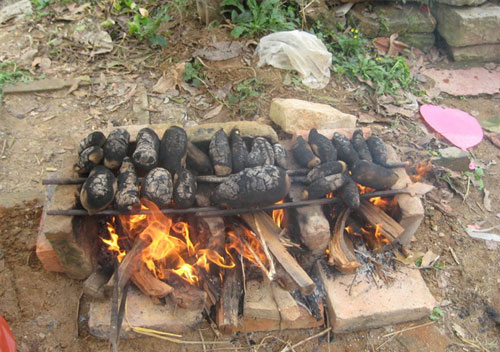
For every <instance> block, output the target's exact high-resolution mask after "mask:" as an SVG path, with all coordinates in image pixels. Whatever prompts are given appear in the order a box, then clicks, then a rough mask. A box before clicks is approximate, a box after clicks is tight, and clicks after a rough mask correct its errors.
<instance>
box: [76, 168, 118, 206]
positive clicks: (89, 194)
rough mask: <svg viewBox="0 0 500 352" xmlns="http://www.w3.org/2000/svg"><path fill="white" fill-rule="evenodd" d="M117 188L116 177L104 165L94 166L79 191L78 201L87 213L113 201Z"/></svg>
mask: <svg viewBox="0 0 500 352" xmlns="http://www.w3.org/2000/svg"><path fill="white" fill-rule="evenodd" d="M116 189H117V182H116V178H115V176H114V175H113V173H112V172H111V171H110V170H109V169H108V168H106V167H104V166H100V165H98V166H96V167H95V168H93V169H92V171H91V172H90V175H89V177H88V178H87V180H86V181H85V183H84V184H83V186H82V190H81V191H80V201H81V203H82V205H83V207H84V208H85V209H86V210H87V211H88V212H89V214H91V215H92V214H94V213H97V212H98V211H100V210H103V209H105V208H106V207H107V206H108V205H110V204H111V203H112V202H113V198H114V197H115V193H116Z"/></svg>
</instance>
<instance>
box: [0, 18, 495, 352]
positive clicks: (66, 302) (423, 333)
mask: <svg viewBox="0 0 500 352" xmlns="http://www.w3.org/2000/svg"><path fill="white" fill-rule="evenodd" d="M70 24H71V22H70ZM67 26H69V24H68V23H66V22H55V23H47V22H43V21H42V22H38V23H36V22H29V21H28V22H19V23H13V24H10V25H7V26H5V25H4V26H3V27H2V29H1V30H0V53H1V54H0V59H1V60H6V61H7V60H8V61H14V62H17V63H19V64H20V65H24V66H23V67H27V68H30V69H31V70H32V71H33V73H35V74H36V75H40V74H45V75H46V76H47V77H55V76H58V77H69V76H71V77H76V76H82V75H88V76H91V77H93V78H99V79H101V80H102V83H100V84H95V85H92V86H86V87H82V88H79V89H76V90H74V91H73V92H71V93H69V94H68V90H58V91H53V92H42V93H36V94H35V93H27V94H15V95H7V96H6V97H5V98H4V99H3V101H2V103H1V105H0V219H2V220H1V224H0V250H1V253H2V259H0V261H2V262H3V265H4V266H3V267H2V265H1V263H0V283H1V285H0V314H1V315H3V316H5V318H6V319H7V321H8V322H9V324H10V325H11V327H12V329H13V331H14V334H15V336H16V339H17V340H18V343H19V350H20V351H29V352H36V351H75V352H79V351H105V350H108V346H107V344H106V343H104V342H100V341H98V340H96V339H94V338H93V337H91V336H89V335H88V332H87V331H86V329H85V324H86V321H85V314H82V315H80V317H79V316H78V307H80V309H81V311H82V312H85V310H86V309H87V302H86V301H85V300H84V299H82V300H80V297H81V283H80V282H77V281H73V280H69V279H68V278H66V277H65V276H64V275H59V274H54V273H50V272H46V271H44V270H43V269H42V267H41V265H40V263H39V262H38V260H37V259H36V256H35V253H34V249H35V241H36V233H37V226H38V224H39V217H40V212H41V208H40V204H41V203H40V201H39V200H40V199H42V198H43V194H44V188H43V187H42V185H41V183H40V180H41V179H42V178H44V177H45V176H47V175H48V174H49V173H51V172H54V171H57V169H58V168H60V167H61V161H62V159H63V158H64V157H65V156H66V155H67V154H68V153H74V152H75V150H74V145H75V143H76V141H77V140H78V138H79V137H78V136H79V134H80V133H81V132H82V131H90V130H95V129H100V128H104V127H107V126H112V125H126V124H134V123H137V113H136V112H134V106H135V107H137V106H138V104H139V103H140V102H139V99H140V94H139V93H138V92H139V91H140V90H141V89H142V88H141V87H144V90H145V91H146V94H147V97H148V101H149V107H148V112H149V115H150V121H151V122H152V123H161V122H167V121H180V122H181V123H184V124H193V123H203V122H204V121H206V120H204V119H203V117H204V116H206V114H207V113H208V112H209V111H210V110H211V109H213V108H214V106H216V105H214V101H213V99H212V96H211V94H213V93H214V92H215V93H220V94H224V91H226V94H227V89H228V86H227V85H228V84H230V86H229V88H231V87H233V88H234V87H235V86H236V85H237V84H240V83H241V82H245V80H246V79H252V78H257V79H258V81H259V82H260V83H259V89H260V88H262V89H263V93H262V94H261V95H260V96H259V97H258V98H257V99H247V100H244V101H241V102H239V103H238V104H237V105H236V106H234V107H233V108H232V109H227V108H224V109H223V110H222V113H221V115H220V116H219V117H216V118H213V119H211V120H209V121H210V122H212V121H214V120H222V121H224V120H229V119H246V120H259V121H262V122H264V123H270V121H269V118H268V110H269V104H270V101H271V99H272V98H275V97H300V98H301V99H305V100H311V101H316V102H322V103H329V104H332V105H333V106H335V107H337V108H339V109H340V110H342V111H344V112H350V113H355V114H358V113H363V110H362V107H361V104H359V103H358V101H359V100H360V99H359V97H358V96H357V95H356V94H355V92H354V91H353V90H350V89H349V87H350V86H349V85H348V84H347V85H346V84H345V82H341V81H338V82H337V81H335V80H333V79H332V81H331V83H330V84H329V85H328V86H327V87H326V88H325V89H323V90H320V91H314V92H313V91H310V90H307V89H305V88H303V87H301V86H296V85H293V84H291V85H284V84H283V81H284V78H285V74H284V73H283V72H280V71H279V70H276V69H271V68H264V69H256V68H255V67H254V66H255V65H254V64H253V63H252V61H251V54H252V50H251V48H252V45H253V44H251V43H250V44H249V43H246V44H247V45H248V46H247V47H248V48H249V49H248V50H246V51H244V52H243V54H242V55H241V56H240V57H237V58H235V59H231V60H227V61H224V62H207V63H206V67H205V69H204V73H205V75H206V77H205V78H206V81H207V82H209V83H210V92H208V91H205V90H203V87H201V88H200V87H198V88H196V89H198V90H200V89H201V90H202V93H201V94H195V93H194V92H190V91H189V90H188V89H191V88H189V87H185V88H177V93H175V92H174V93H172V94H174V95H172V96H170V97H169V96H168V94H160V93H155V92H154V91H153V86H154V85H155V84H156V82H157V81H158V79H159V78H160V77H161V75H162V71H165V72H168V71H169V69H170V68H171V67H172V64H173V63H176V62H180V61H183V60H189V59H190V58H191V55H192V54H193V52H194V51H195V50H196V49H197V48H201V47H203V46H204V45H205V44H206V43H208V42H210V41H213V40H228V39H229V38H230V36H229V34H228V30H226V29H220V28H211V29H203V30H202V31H201V30H200V29H202V28H201V27H200V25H199V24H197V23H192V24H183V25H182V26H180V28H177V29H176V30H175V31H174V33H173V35H172V37H173V40H172V43H171V44H170V46H169V48H168V49H167V50H165V51H157V52H151V50H150V49H148V48H147V47H145V46H144V45H140V43H139V44H138V43H135V42H132V43H131V44H130V46H127V45H125V44H123V46H122V47H117V48H115V49H114V50H113V51H112V52H111V53H109V54H105V55H103V56H99V57H94V58H91V57H89V56H88V55H85V54H82V53H80V52H79V48H78V47H77V46H75V45H73V44H67V39H65V38H63V39H61V40H62V41H61V43H63V44H64V43H66V45H65V46H63V48H62V49H61V51H60V52H58V53H57V54H54V53H51V48H50V47H48V46H47V45H46V43H47V41H48V39H49V38H52V39H58V38H59V39H60V37H58V35H57V34H54V33H62V32H64V30H66V29H67ZM63 44H61V45H63ZM135 44H138V45H139V46H134V45H135ZM30 50H33V52H32V54H29V52H30ZM27 53H28V54H29V55H28V54H27ZM36 57H50V58H51V64H50V67H48V68H46V69H45V72H43V71H44V69H42V68H40V67H39V66H36V65H35V66H32V63H33V61H34V60H35V58H36ZM144 58H146V59H144ZM235 82H236V83H235ZM252 89H257V88H255V87H254V88H252ZM499 102H500V98H499V97H498V95H497V96H494V97H480V98H474V97H467V98H466V99H463V98H462V99H460V98H454V97H448V98H446V99H444V100H442V101H441V103H443V104H446V105H448V106H456V107H459V108H461V109H463V110H466V111H469V112H471V113H472V112H479V114H481V115H482V117H484V118H487V117H495V116H494V115H496V117H498V115H497V113H498V111H499V108H500V103H499ZM379 117H380V120H383V121H384V122H383V123H375V124H372V125H371V127H373V128H377V129H380V130H381V131H383V132H381V133H383V135H384V138H387V139H388V140H390V141H393V142H394V143H395V144H397V145H398V146H401V147H403V148H401V149H400V151H399V152H400V154H401V156H402V157H403V158H406V157H407V158H410V159H411V160H413V161H415V160H420V159H422V158H424V157H425V156H427V150H432V149H434V148H436V147H438V146H440V145H442V144H441V142H440V141H439V140H437V141H436V140H434V141H433V142H430V143H428V144H426V147H425V148H420V147H419V148H415V146H417V147H418V146H419V144H420V143H422V140H427V141H428V139H427V135H426V134H425V133H423V132H422V129H421V127H422V124H421V122H420V121H419V118H418V117H417V116H415V117H413V118H405V119H403V118H393V119H389V120H388V119H387V118H382V117H381V116H379ZM387 121H388V122H389V123H387ZM475 154H476V162H478V163H482V164H483V165H489V166H488V167H487V168H486V171H485V177H484V182H485V186H486V189H488V190H489V191H490V197H491V202H492V211H491V212H488V211H486V210H485V209H484V205H483V198H482V192H480V191H478V190H477V189H475V188H474V187H473V186H472V187H471V189H470V191H469V195H468V198H467V199H466V201H462V199H461V198H460V197H459V196H457V195H453V194H452V193H451V192H450V190H449V189H448V188H447V186H446V185H445V184H444V183H442V182H438V183H437V184H439V185H440V186H441V187H440V188H439V190H438V192H437V193H436V196H437V199H438V201H437V202H436V200H435V199H434V200H433V199H427V201H426V203H425V204H426V205H425V207H426V219H425V222H424V223H423V225H422V226H421V228H420V230H419V232H418V233H417V236H416V237H417V241H416V242H415V243H413V244H412V246H411V249H412V250H414V251H417V250H419V251H423V252H426V251H427V250H432V251H433V252H434V253H436V254H440V255H441V258H440V263H441V264H442V267H441V268H440V269H429V270H425V271H423V275H424V278H425V279H426V282H427V284H428V286H429V288H430V289H431V291H432V293H433V294H434V296H435V297H436V299H437V300H438V302H439V303H440V306H441V308H442V310H443V311H444V317H443V318H442V319H440V320H439V321H438V322H436V323H435V324H434V325H429V326H425V327H422V328H419V329H415V330H410V331H408V332H405V333H403V334H398V335H394V336H393V337H384V335H386V334H387V333H390V332H392V331H395V330H400V329H403V328H407V327H409V326H412V325H416V324H406V325H403V326H395V327H389V328H386V329H375V330H371V331H367V332H361V333H357V334H349V335H342V336H336V337H335V339H332V341H333V342H332V343H331V344H329V345H328V343H327V342H326V341H325V339H319V340H318V339H315V340H314V341H313V342H311V343H308V344H306V345H304V346H305V347H303V349H300V350H301V351H339V352H340V351H363V350H375V349H377V347H379V346H381V345H382V344H383V345H382V347H381V348H380V349H379V350H380V351H444V350H445V348H446V346H447V345H449V347H448V351H462V350H464V351H466V350H467V351H471V350H474V348H473V347H471V343H473V344H475V345H476V346H483V348H484V350H489V351H496V350H498V349H500V338H499V334H498V327H495V323H494V322H493V320H492V319H491V315H492V314H493V313H492V312H500V296H499V295H498V293H499V292H500V274H499V271H498V263H499V262H500V249H499V246H498V245H495V244H494V243H485V242H484V241H479V240H473V239H471V238H470V237H468V235H467V234H466V233H465V230H464V226H467V225H469V224H480V225H481V226H485V227H487V226H494V225H497V224H498V223H499V222H500V220H499V219H498V217H497V214H496V212H497V211H496V209H500V197H499V196H498V193H497V192H496V190H497V189H498V188H499V187H500V180H499V178H498V175H499V173H500V164H499V161H498V156H499V150H498V149H497V148H496V147H495V146H494V145H492V144H491V143H490V142H489V141H488V140H485V141H483V142H482V143H481V145H480V146H479V147H478V148H477V149H476V150H475ZM428 182H437V181H436V179H435V178H434V177H433V176H432V175H430V176H429V178H428ZM31 200H35V201H31ZM37 200H38V201H37ZM23 201H30V202H28V203H25V204H24V205H23V204H22V202H23ZM427 322H428V320H425V321H422V322H419V323H427ZM417 324H418V323H417ZM457 326H458V328H457ZM459 328H461V329H462V330H460V329H459ZM457 329H459V332H460V331H465V334H466V338H467V339H468V341H470V343H468V342H464V340H461V339H460V338H459V336H457ZM201 331H202V333H203V334H204V336H205V338H206V339H207V340H211V339H213V338H214V337H213V334H212V332H211V330H210V329H209V328H208V327H207V326H204V327H202V330H201ZM315 332H317V331H305V332H300V333H297V332H287V333H280V334H277V333H276V334H274V335H273V336H274V337H267V338H266V339H267V341H268V342H270V343H269V344H268V345H267V346H266V350H268V351H271V350H273V351H274V350H280V349H281V348H282V347H283V346H284V344H283V340H285V341H288V340H289V341H293V342H296V341H299V340H301V339H303V338H305V337H307V336H309V335H312V334H313V333H315ZM269 335H270V334H269ZM264 337H266V335H265V334H252V335H249V336H237V337H236V339H235V341H236V344H235V345H239V346H249V343H250V344H251V343H257V344H258V343H259V342H260V341H261V339H262V338H264ZM187 338H193V339H198V338H199V333H198V332H193V334H192V335H191V336H187ZM121 350H122V351H153V350H161V351H179V350H181V351H184V350H185V351H203V348H202V347H201V346H200V347H196V348H193V347H192V346H187V345H184V346H182V345H174V344H171V343H166V342H164V341H159V340H154V339H148V338H145V339H139V340H135V341H123V342H122V345H121ZM208 350H209V349H208ZM298 350H299V349H297V351H298Z"/></svg>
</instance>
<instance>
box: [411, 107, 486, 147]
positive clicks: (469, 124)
mask: <svg viewBox="0 0 500 352" xmlns="http://www.w3.org/2000/svg"><path fill="white" fill-rule="evenodd" d="M420 114H421V115H422V117H423V118H424V120H425V121H426V122H427V123H428V124H429V126H431V127H432V128H433V129H434V130H436V132H438V133H440V134H441V135H442V136H443V137H444V138H446V139H447V140H449V141H450V142H451V143H453V144H454V145H456V146H457V147H459V148H461V149H463V150H467V148H470V147H473V146H475V145H477V144H479V143H480V142H481V140H482V139H483V129H482V128H481V125H479V122H478V121H477V120H476V119H475V118H474V117H473V116H471V115H469V114H468V113H466V112H465V111H462V110H458V109H450V108H443V107H440V106H436V105H430V104H425V105H422V106H421V107H420Z"/></svg>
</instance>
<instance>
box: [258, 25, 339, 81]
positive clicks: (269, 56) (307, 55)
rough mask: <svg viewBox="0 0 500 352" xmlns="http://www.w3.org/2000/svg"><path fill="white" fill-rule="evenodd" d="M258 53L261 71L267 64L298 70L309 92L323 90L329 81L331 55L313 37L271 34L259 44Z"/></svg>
mask: <svg viewBox="0 0 500 352" xmlns="http://www.w3.org/2000/svg"><path fill="white" fill-rule="evenodd" d="M255 53H256V54H257V55H259V62H258V64H257V65H258V66H259V67H261V66H263V65H265V64H268V65H271V66H274V67H277V68H281V69H286V70H296V71H298V72H299V73H300V75H301V76H302V83H304V84H305V85H306V86H308V87H310V88H316V89H321V88H324V87H325V86H326V85H327V84H328V82H329V81H330V66H331V64H332V54H331V53H329V52H328V50H326V47H325V45H324V44H323V42H322V41H321V40H319V39H318V38H317V37H316V36H315V35H313V34H310V33H307V32H303V31H298V30H295V31H287V32H276V33H272V34H269V35H266V36H265V37H263V38H262V39H261V40H260V42H259V45H258V46H257V49H256V50H255Z"/></svg>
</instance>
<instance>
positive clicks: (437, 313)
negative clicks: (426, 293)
mask: <svg viewBox="0 0 500 352" xmlns="http://www.w3.org/2000/svg"><path fill="white" fill-rule="evenodd" d="M442 317H444V312H443V310H442V309H441V308H439V307H434V309H433V310H432V313H431V315H430V316H429V319H430V320H432V321H436V320H439V319H441V318H442Z"/></svg>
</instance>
